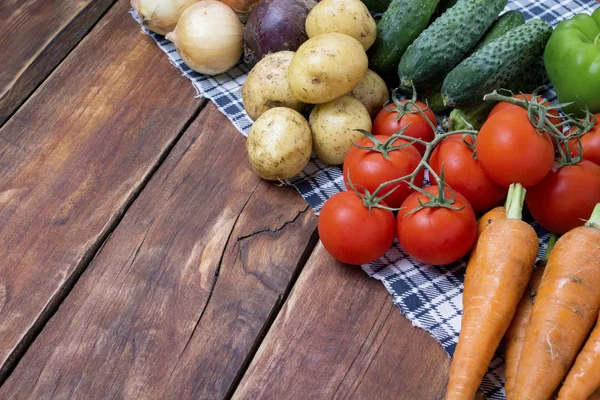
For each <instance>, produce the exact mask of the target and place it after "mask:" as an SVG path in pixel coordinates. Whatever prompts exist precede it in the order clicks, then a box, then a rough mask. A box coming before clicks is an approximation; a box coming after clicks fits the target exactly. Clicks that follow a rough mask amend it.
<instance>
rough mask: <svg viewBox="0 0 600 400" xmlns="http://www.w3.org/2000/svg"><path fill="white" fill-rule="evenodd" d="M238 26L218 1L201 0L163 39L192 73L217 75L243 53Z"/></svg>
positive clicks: (236, 18) (230, 12) (231, 14)
mask: <svg viewBox="0 0 600 400" xmlns="http://www.w3.org/2000/svg"><path fill="white" fill-rule="evenodd" d="M242 30H243V27H242V23H241V22H240V20H239V18H238V17H237V15H235V12H233V10H232V9H231V8H229V7H228V6H227V5H225V4H224V3H222V2H220V1H216V0H202V1H200V2H198V3H196V4H193V5H192V6H190V7H189V8H188V9H186V10H185V12H184V13H183V14H182V15H181V18H179V22H177V26H176V27H175V30H174V31H173V32H171V33H169V34H168V35H167V36H166V37H167V39H169V40H170V41H171V42H173V44H174V45H175V47H176V48H177V52H178V53H179V55H180V56H181V59H182V60H183V62H185V63H186V64H187V66H188V67H190V68H191V69H193V70H194V71H196V72H199V73H201V74H207V75H217V74H220V73H223V72H225V71H227V70H229V69H230V68H231V67H233V66H234V65H235V64H236V63H237V62H238V60H239V59H240V57H241V56H242V51H243V40H242Z"/></svg>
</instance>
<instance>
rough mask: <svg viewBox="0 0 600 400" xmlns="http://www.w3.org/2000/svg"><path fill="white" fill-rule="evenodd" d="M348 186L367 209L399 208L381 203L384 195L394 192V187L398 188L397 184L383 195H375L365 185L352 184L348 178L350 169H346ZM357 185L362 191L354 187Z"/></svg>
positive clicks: (396, 209) (390, 209)
mask: <svg viewBox="0 0 600 400" xmlns="http://www.w3.org/2000/svg"><path fill="white" fill-rule="evenodd" d="M348 186H350V189H352V191H353V192H354V193H356V194H357V195H358V196H359V197H360V198H361V199H362V201H363V204H364V205H365V207H367V208H368V209H369V211H371V209H373V208H381V209H383V210H389V211H398V210H400V209H399V208H392V207H388V206H386V205H385V204H382V203H381V202H382V201H383V200H384V199H385V198H386V197H388V196H389V195H390V194H392V193H394V192H395V191H396V189H398V188H399V186H396V187H395V188H393V189H392V190H390V191H389V192H387V193H386V194H384V195H383V196H379V197H377V196H376V194H375V193H373V194H371V192H369V190H368V189H367V188H366V187H364V186H362V185H354V184H353V183H352V179H350V171H348ZM357 186H358V187H359V188H360V189H362V192H361V191H359V190H358V189H357V188H356V187H357Z"/></svg>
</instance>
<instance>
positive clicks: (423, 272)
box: [131, 0, 598, 400]
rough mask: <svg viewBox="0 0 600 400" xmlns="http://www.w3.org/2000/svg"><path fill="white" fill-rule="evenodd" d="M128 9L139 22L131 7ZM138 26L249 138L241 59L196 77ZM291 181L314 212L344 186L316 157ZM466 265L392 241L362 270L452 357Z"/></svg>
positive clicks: (571, 9)
mask: <svg viewBox="0 0 600 400" xmlns="http://www.w3.org/2000/svg"><path fill="white" fill-rule="evenodd" d="M596 7H598V3H596V2H595V1H594V0H533V1H528V0H519V1H517V0H509V4H508V6H507V7H506V10H505V11H507V10H519V11H522V12H523V14H524V15H525V18H526V19H527V21H529V20H531V19H535V18H543V19H545V20H546V21H548V22H550V23H551V24H552V25H554V26H556V25H557V24H558V23H559V22H560V21H562V20H564V19H567V18H570V17H572V16H573V15H575V14H579V13H588V14H591V13H592V11H593V10H594V9H595V8H596ZM131 13H132V16H133V17H134V18H135V19H136V20H137V21H138V22H140V20H139V18H138V17H137V15H136V14H135V13H134V12H133V10H132V11H131ZM142 29H143V31H144V32H145V33H146V34H149V35H150V36H151V37H152V38H153V39H154V41H155V42H156V44H157V45H158V46H159V47H160V48H161V50H163V51H164V52H165V53H167V55H168V57H169V60H170V61H171V63H172V64H173V65H175V66H176V67H177V68H179V69H180V70H181V72H182V73H183V75H185V76H186V77H187V78H188V79H189V80H190V81H191V82H192V84H193V85H194V87H195V88H196V92H197V93H198V96H199V97H205V98H208V99H210V100H212V101H213V102H214V103H215V104H216V106H217V107H218V109H219V110H220V111H221V112H222V113H223V114H224V115H225V116H227V118H229V120H230V121H231V122H232V123H233V125H234V126H235V127H236V128H237V129H238V130H239V131H240V133H242V134H243V135H244V136H247V135H248V132H249V130H250V127H251V126H252V120H251V119H250V118H249V117H248V115H247V114H246V112H245V111H244V107H243V105H242V94H241V88H242V85H243V83H244V81H245V79H246V75H247V73H248V71H249V68H248V67H247V66H246V65H244V64H243V63H240V64H238V65H237V66H236V67H234V68H233V69H231V70H230V71H228V72H226V73H224V74H221V75H218V76H214V77H209V76H204V75H200V74H198V73H196V72H194V71H192V70H191V69H190V68H188V67H187V66H186V65H185V64H184V63H183V61H182V60H181V58H180V57H179V55H178V54H177V52H176V50H175V47H174V46H173V44H172V43H171V42H170V41H168V40H166V39H165V38H164V37H163V36H160V35H157V34H154V33H152V32H149V31H148V30H146V29H145V28H142ZM289 183H290V184H292V185H294V187H296V189H297V190H298V192H299V193H300V194H301V195H302V197H303V198H304V200H306V202H307V203H308V204H309V205H310V206H311V207H312V208H313V209H314V211H315V212H316V213H317V214H318V213H319V211H320V210H321V207H322V206H323V203H324V202H325V201H326V200H327V199H328V198H329V197H331V196H333V195H334V194H336V193H338V192H340V191H343V190H345V187H344V182H343V179H342V174H341V169H340V168H339V167H331V166H326V165H324V164H322V163H321V162H319V161H318V160H316V159H312V160H311V161H310V163H309V165H308V166H307V167H306V168H305V169H304V171H303V172H302V173H300V175H298V176H297V177H295V178H293V179H291V180H289ZM536 230H537V231H538V236H539V237H540V254H543V252H544V251H545V249H546V246H547V243H548V237H549V235H548V233H547V232H544V231H543V230H542V229H541V228H539V227H536ZM465 266H466V263H465V262H464V261H461V262H457V263H455V264H452V265H449V266H445V267H432V266H429V265H424V264H420V263H418V262H415V261H414V260H412V259H411V258H409V257H407V256H406V255H405V254H404V253H403V252H402V250H401V249H400V247H399V246H398V243H397V242H396V243H394V246H393V247H392V248H391V249H390V250H389V251H388V252H387V254H386V255H384V256H383V257H382V258H381V259H379V260H377V261H375V262H373V263H371V264H367V265H363V269H364V270H365V272H367V273H368V274H369V275H370V276H371V277H373V278H375V279H378V280H380V281H381V282H382V283H383V284H384V286H385V287H386V289H387V290H388V291H389V292H390V293H391V294H392V296H393V298H394V303H395V304H396V305H397V306H398V307H399V308H400V310H401V312H402V314H403V315H404V316H405V317H406V318H408V319H409V320H410V321H411V322H412V323H413V325H414V326H417V327H419V328H422V329H425V330H426V331H427V332H429V333H430V334H431V335H432V336H433V337H434V338H435V340H437V341H438V342H439V343H440V344H441V345H442V346H443V348H444V349H445V350H446V352H447V353H448V355H449V356H452V354H453V353H454V348H455V346H456V343H457V341H458V335H459V332H460V323H461V315H462V292H463V279H464V273H465ZM502 347H503V346H501V348H500V349H498V352H497V355H496V357H495V358H494V360H493V361H492V363H491V365H490V368H489V370H488V373H487V375H486V377H485V378H484V380H483V383H482V385H481V389H482V391H483V392H484V393H485V395H486V396H487V397H488V398H489V399H493V400H502V399H505V397H506V396H505V393H504V388H503V385H504V355H503V354H504V351H503V348H502Z"/></svg>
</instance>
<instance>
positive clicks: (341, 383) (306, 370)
mask: <svg viewBox="0 0 600 400" xmlns="http://www.w3.org/2000/svg"><path fill="white" fill-rule="evenodd" d="M449 364H450V362H449V359H448V357H447V356H446V355H445V353H444V351H443V350H442V348H441V347H439V345H437V344H436V343H435V341H434V340H433V339H432V338H431V337H429V334H427V333H426V332H425V331H423V330H420V329H417V328H413V327H412V326H411V324H410V322H409V321H408V320H406V319H405V318H404V317H402V316H401V315H400V312H399V311H398V309H397V308H395V307H394V306H393V303H392V299H391V297H390V296H389V294H388V293H387V292H386V290H385V288H384V287H383V286H382V285H381V283H379V282H378V281H376V280H373V279H369V278H368V277H367V276H366V275H365V274H364V272H363V271H362V270H361V269H360V268H353V267H348V266H343V265H341V264H339V263H337V262H335V261H334V260H333V259H332V258H331V257H330V256H329V255H328V254H327V252H326V251H325V250H324V248H323V247H322V246H321V244H320V243H319V245H317V247H316V249H315V251H314V252H313V254H312V255H311V257H310V259H309V261H308V262H307V264H306V266H305V267H304V269H303V271H302V273H301V274H300V277H299V278H298V280H297V282H296V285H295V286H294V288H293V290H292V292H291V293H290V296H289V298H288V300H287V301H286V303H285V304H284V306H283V308H282V310H281V312H280V313H279V315H278V316H277V318H276V320H275V322H274V323H273V326H272V327H271V329H270V330H269V332H268V334H267V336H266V338H265V340H264V341H263V342H262V344H261V346H260V348H259V350H258V352H257V353H256V356H255V358H254V359H253V360H252V363H251V364H250V367H249V368H248V371H247V373H246V374H245V376H244V377H243V379H242V381H241V383H240V385H239V386H238V388H237V390H236V392H235V393H234V396H233V398H234V399H276V398H286V399H316V398H318V399H327V398H356V399H438V398H442V397H443V393H444V390H445V384H446V379H447V373H448V368H449Z"/></svg>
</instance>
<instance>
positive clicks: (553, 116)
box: [488, 94, 561, 125]
mask: <svg viewBox="0 0 600 400" xmlns="http://www.w3.org/2000/svg"><path fill="white" fill-rule="evenodd" d="M513 97H514V98H515V99H521V100H527V101H531V100H532V99H533V95H532V94H518V95H516V96H513ZM540 99H541V98H540ZM542 105H544V106H551V105H552V103H550V102H549V101H548V100H546V99H544V102H543V103H542ZM505 110H525V109H524V108H522V107H520V106H518V105H516V104H511V103H507V102H504V101H502V102H500V103H498V104H496V105H495V106H494V108H492V111H490V113H489V115H488V118H491V117H492V116H493V115H495V114H497V113H499V112H501V111H505ZM548 116H549V117H548V120H549V121H550V122H551V123H553V124H554V125H556V124H559V123H560V122H561V119H560V116H559V114H558V110H557V109H552V110H549V111H548Z"/></svg>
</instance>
